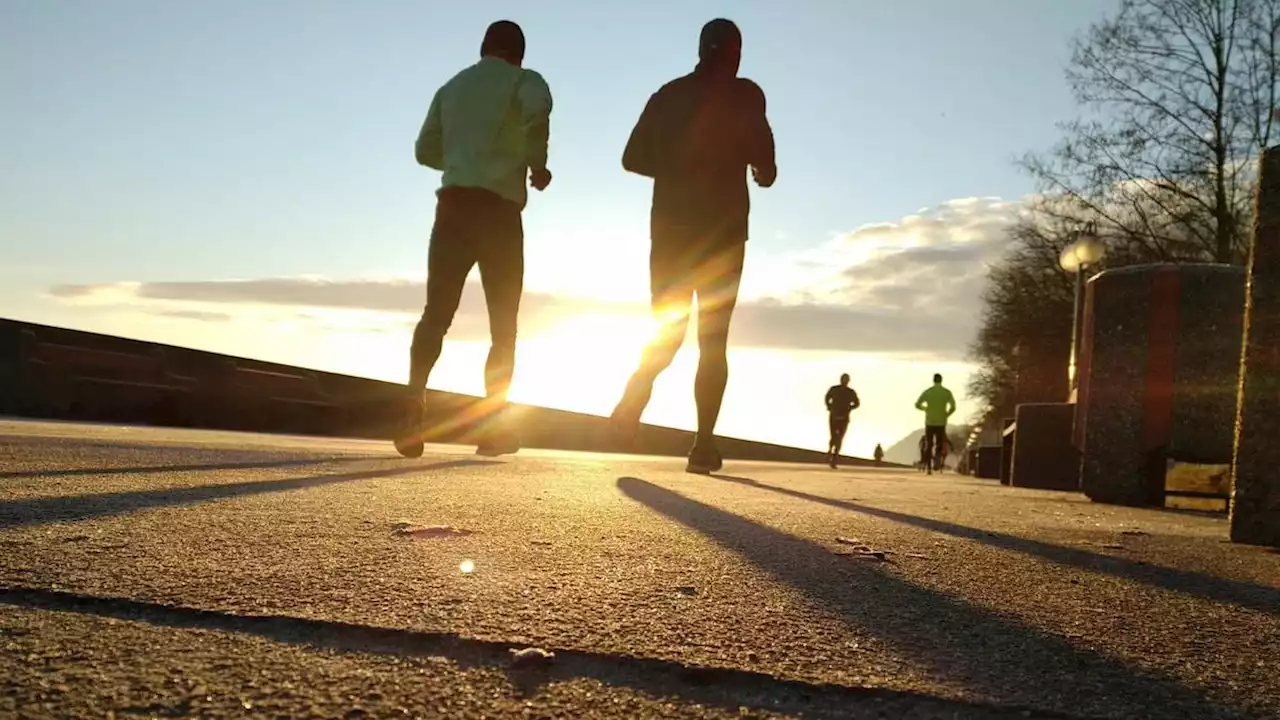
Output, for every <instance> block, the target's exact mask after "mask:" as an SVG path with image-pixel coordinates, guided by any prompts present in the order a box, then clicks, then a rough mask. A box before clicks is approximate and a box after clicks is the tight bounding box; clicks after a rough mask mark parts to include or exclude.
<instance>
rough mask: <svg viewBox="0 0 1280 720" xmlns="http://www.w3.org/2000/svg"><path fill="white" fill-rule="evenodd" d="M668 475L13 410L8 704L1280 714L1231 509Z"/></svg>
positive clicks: (236, 713) (1257, 572)
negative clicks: (533, 656)
mask: <svg viewBox="0 0 1280 720" xmlns="http://www.w3.org/2000/svg"><path fill="white" fill-rule="evenodd" d="M682 466H683V463H682V462H680V461H677V460H670V459H656V458H639V457H610V456H604V455H588V454H575V453H559V452H546V451H523V452H521V453H520V454H519V455H517V456H514V457H511V458H504V459H500V460H496V461H495V460H483V459H479V458H476V457H475V456H474V455H472V454H471V453H470V451H469V449H468V448H459V447H446V446H441V447H430V448H428V451H427V454H426V455H425V456H424V457H423V458H421V459H419V460H403V459H400V458H398V457H396V456H395V455H394V454H393V452H391V451H390V448H389V447H388V446H387V445H385V444H382V443H371V442H364V441H343V440H326V439H307V438H282V437H268V436H257V435H242V434H235V433H215V432H201V431H179V430H157V429H142V428H127V427H113V426H92V425H70V424H55V423H26V422H0V717H117V718H122V717H134V716H145V717H180V716H194V717H346V718H356V717H458V718H481V717H489V718H499V717H563V718H594V717H619V718H649V717H669V718H740V717H805V718H827V717H849V718H864V717H884V718H917V717H918V718H988V717H992V718H995V717H1014V718H1018V717H1050V718H1093V717H1115V718H1122V717H1123V718H1245V717H1251V718H1266V717H1272V718H1274V717H1280V715H1278V713H1280V555H1278V554H1275V553H1273V552H1270V551H1267V550H1265V549H1261V548H1255V547H1245V546H1238V545H1232V544H1229V543H1227V542H1226V541H1225V540H1226V525H1225V520H1224V519H1223V518H1222V517H1221V516H1211V515H1203V514H1195V513H1186V512H1172V511H1154V510H1133V509H1124V508H1115V507H1105V506H1098V505H1093V504H1091V503H1089V502H1087V501H1086V500H1084V499H1083V498H1081V497H1079V496H1075V495H1070V494H1064V493H1052V492H1034V491H1026V490H1014V489H1009V488H1002V487H1000V486H999V485H993V484H991V483H988V482H983V481H977V480H974V479H971V478H959V477H956V476H954V475H943V476H941V477H933V478H928V477H924V476H920V475H918V474H915V473H913V472H910V471H898V470H867V469H850V470H840V471H832V470H829V469H827V468H821V467H809V466H788V465H772V464H763V463H733V462H730V463H728V464H726V466H725V470H724V474H723V475H719V476H716V477H710V478H708V477H699V476H693V475H687V474H685V473H684V472H682V469H683V467H682ZM433 525H447V526H450V527H451V528H452V529H453V531H454V532H452V533H450V534H442V533H440V532H439V531H428V532H423V533H419V534H418V535H414V534H405V532H403V529H405V528H407V529H409V530H413V529H414V528H419V527H426V526H433ZM857 545H863V546H866V548H869V549H870V550H871V551H872V552H870V553H869V552H867V551H866V550H865V549H862V550H860V549H859V548H857V547H856V546H857ZM876 551H879V552H882V553H883V555H882V556H881V557H883V560H882V559H880V557H878V556H877V555H875V554H874V553H875V552H876ZM464 569H466V570H470V572H464ZM528 647H537V648H543V649H546V650H548V651H553V652H554V653H555V657H554V658H552V659H549V660H544V661H541V662H537V661H524V660H523V658H521V657H517V656H516V655H514V654H513V653H512V651H518V650H521V649H524V648H528Z"/></svg>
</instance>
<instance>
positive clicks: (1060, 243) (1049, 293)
mask: <svg viewBox="0 0 1280 720" xmlns="http://www.w3.org/2000/svg"><path fill="white" fill-rule="evenodd" d="M1060 204H1061V203H1060V202H1042V203H1039V204H1038V205H1037V206H1035V207H1034V208H1033V209H1032V210H1031V211H1029V212H1028V213H1027V214H1026V215H1024V216H1023V217H1022V218H1020V219H1019V221H1018V222H1016V223H1014V224H1013V225H1012V226H1010V227H1009V229H1008V230H1007V231H1006V232H1007V236H1008V241H1009V245H1008V248H1009V249H1008V251H1007V252H1006V254H1005V255H1004V257H1003V258H1001V260H1000V261H999V262H997V263H995V264H994V265H992V266H991V268H990V269H989V270H988V271H987V282H986V285H985V287H984V288H983V294H982V301H983V312H982V320H981V326H980V328H979V330H978V335H977V337H976V338H975V339H974V342H973V343H972V344H971V345H970V348H969V356H970V359H972V360H973V361H974V362H975V363H976V364H977V366H978V367H977V371H976V372H975V373H974V375H973V376H972V377H971V379H970V382H969V393H970V395H971V396H974V397H979V398H982V399H983V401H984V408H983V411H982V416H981V417H979V418H976V420H977V422H978V423H979V424H983V425H985V424H987V422H989V421H991V420H995V419H998V418H999V417H1008V416H1010V415H1012V413H1013V410H1014V406H1015V405H1016V404H1017V403H1020V402H1060V401H1062V400H1063V399H1064V398H1065V396H1066V392H1067V360H1068V355H1069V353H1070V348H1071V319H1072V304H1073V302H1074V295H1073V292H1074V286H1073V282H1074V278H1073V277H1072V276H1071V275H1069V274H1068V273H1066V272H1065V271H1063V270H1062V268H1061V267H1059V265H1058V257H1059V256H1060V255H1061V253H1062V251H1063V249H1064V248H1066V246H1067V245H1068V244H1069V243H1070V242H1071V241H1072V240H1073V239H1074V238H1075V231H1076V230H1077V229H1078V228H1077V227H1076V226H1075V225H1074V223H1072V222H1071V221H1070V220H1069V219H1063V218H1061V217H1059V216H1060V215H1064V214H1065V213H1063V211H1062V210H1061V208H1059V207H1058V206H1059V205H1060Z"/></svg>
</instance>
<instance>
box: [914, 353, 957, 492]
mask: <svg viewBox="0 0 1280 720" xmlns="http://www.w3.org/2000/svg"><path fill="white" fill-rule="evenodd" d="M916 409H917V410H923V411H924V441H925V442H926V443H927V444H928V452H927V455H926V457H929V458H933V457H936V456H937V455H938V450H939V449H940V448H942V447H943V444H944V443H946V442H947V419H948V418H950V417H951V414H952V413H954V412H955V411H956V398H955V396H954V395H952V394H951V391H950V390H948V389H946V388H945V387H943V386H942V375H939V374H935V375H934V376H933V387H931V388H929V389H928V390H925V391H924V392H922V393H920V398H919V399H918V400H916ZM926 467H928V469H929V473H930V474H932V473H933V464H932V463H929V464H928V465H927V466H926Z"/></svg>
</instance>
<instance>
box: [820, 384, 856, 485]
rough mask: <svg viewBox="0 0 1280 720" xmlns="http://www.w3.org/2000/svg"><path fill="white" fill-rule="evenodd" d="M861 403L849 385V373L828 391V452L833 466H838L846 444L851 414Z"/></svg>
mask: <svg viewBox="0 0 1280 720" xmlns="http://www.w3.org/2000/svg"><path fill="white" fill-rule="evenodd" d="M860 405H861V403H860V402H858V393H857V392H855V391H854V389H853V388H851V387H849V374H848V373H845V374H844V375H841V376H840V384H839V385H832V386H831V389H830V390H828V391H827V413H828V418H827V420H828V424H829V425H830V426H831V440H830V442H828V443H827V454H828V455H829V456H830V461H831V467H833V468H834V467H836V464H837V461H838V460H839V459H840V446H841V445H842V444H844V434H845V432H846V431H847V430H848V429H849V414H850V413H851V412H853V411H854V410H857V409H858V407H859V406H860Z"/></svg>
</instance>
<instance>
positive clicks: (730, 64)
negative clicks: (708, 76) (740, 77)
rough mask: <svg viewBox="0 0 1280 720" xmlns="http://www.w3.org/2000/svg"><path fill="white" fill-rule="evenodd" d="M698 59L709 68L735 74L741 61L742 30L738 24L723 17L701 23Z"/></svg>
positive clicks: (718, 71)
mask: <svg viewBox="0 0 1280 720" xmlns="http://www.w3.org/2000/svg"><path fill="white" fill-rule="evenodd" d="M698 60H699V62H700V64H701V65H702V66H703V67H706V68H707V69H709V70H714V71H715V72H717V73H723V74H726V75H737V74H738V65H739V63H741V62H742V32H741V31H740V30H738V26H737V25H735V24H734V23H733V21H732V20H725V19H724V18H716V19H715V20H712V21H711V22H709V23H707V24H706V25H703V26H702V35H701V37H699V38H698Z"/></svg>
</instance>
